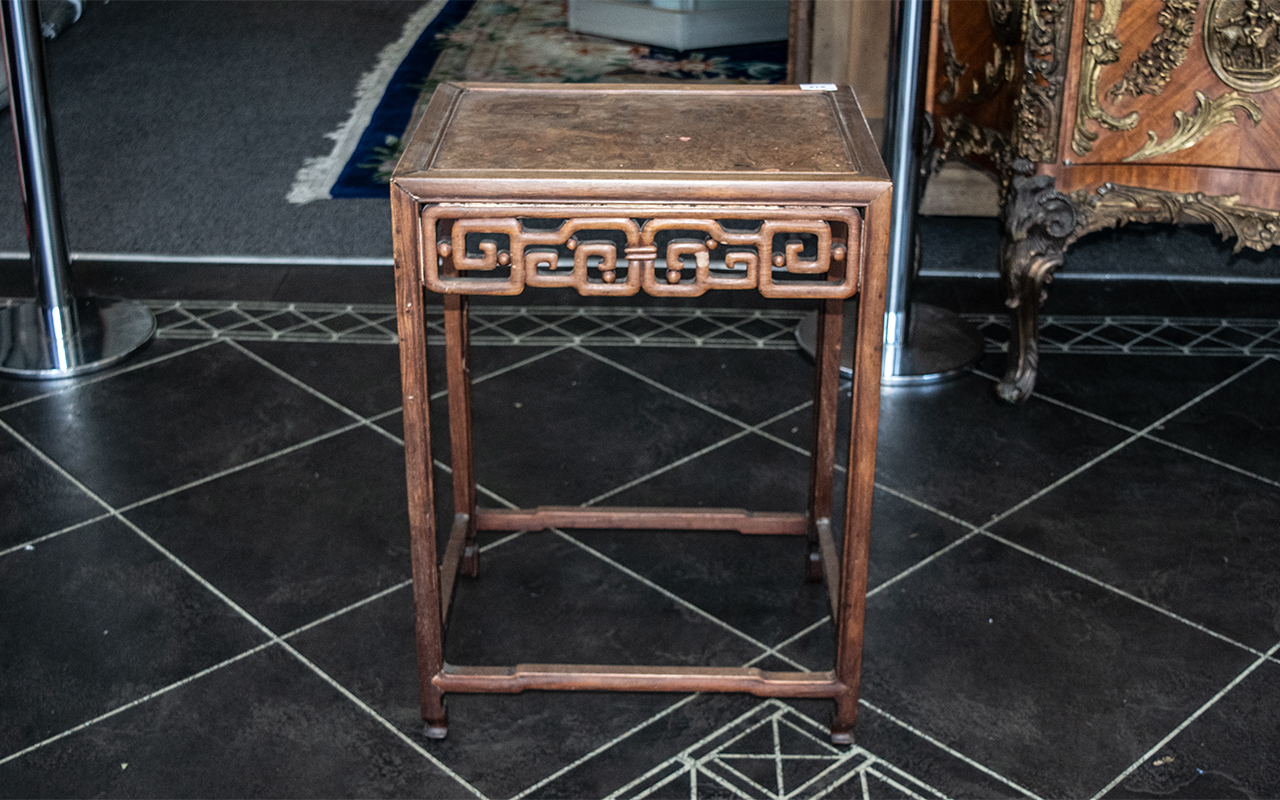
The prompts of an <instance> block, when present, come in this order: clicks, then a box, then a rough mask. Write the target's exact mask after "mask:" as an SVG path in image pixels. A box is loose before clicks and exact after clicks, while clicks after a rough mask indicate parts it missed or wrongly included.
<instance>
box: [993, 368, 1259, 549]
mask: <svg viewBox="0 0 1280 800" xmlns="http://www.w3.org/2000/svg"><path fill="white" fill-rule="evenodd" d="M1269 360H1270V359H1268V358H1267V357H1266V356H1263V357H1261V358H1259V359H1258V360H1256V361H1254V362H1253V363H1252V364H1250V365H1249V366H1247V367H1244V368H1243V369H1241V370H1240V371H1239V372H1237V373H1236V374H1234V375H1232V376H1230V377H1228V378H1225V379H1223V380H1222V381H1220V382H1219V383H1218V384H1216V385H1214V386H1212V387H1210V388H1208V389H1206V390H1204V391H1203V392H1201V393H1200V394H1198V395H1196V396H1195V397H1193V398H1192V399H1190V400H1188V401H1187V402H1185V403H1183V404H1182V405H1180V406H1178V407H1177V408H1175V409H1174V410H1172V411H1170V412H1169V413H1167V414H1165V415H1164V416H1163V417H1160V418H1159V419H1157V420H1156V421H1155V422H1152V423H1151V424H1149V425H1147V426H1146V427H1145V428H1142V429H1141V430H1139V431H1138V432H1137V433H1134V434H1133V435H1131V436H1129V438H1127V439H1125V440H1124V441H1122V442H1120V443H1119V444H1116V445H1113V446H1112V447H1110V448H1108V449H1107V450H1105V451H1103V452H1102V453H1100V454H1098V455H1096V456H1094V457H1093V458H1091V459H1089V460H1088V461H1086V462H1085V463H1083V464H1081V465H1080V466H1078V467H1076V468H1075V469H1073V470H1071V471H1070V472H1068V473H1067V474H1066V475H1063V476H1062V477H1060V478H1058V479H1057V480H1055V481H1053V482H1052V483H1050V484H1049V485H1048V486H1045V487H1044V488H1042V489H1040V490H1039V491H1037V492H1034V493H1033V494H1031V495H1030V496H1029V497H1027V498H1025V499H1023V500H1021V501H1019V502H1017V503H1015V504H1013V506H1011V507H1010V508H1008V509H1007V510H1005V511H1003V512H1001V513H999V514H996V515H995V516H993V517H992V518H991V519H989V520H987V522H985V523H984V524H983V525H982V528H983V529H985V528H988V527H990V526H991V525H995V524H996V523H998V522H1000V521H1001V520H1004V519H1007V518H1008V517H1009V516H1011V515H1012V514H1014V513H1016V512H1018V511H1020V510H1021V509H1023V508H1025V507H1027V506H1028V505H1030V504H1031V503H1034V502H1035V501H1036V500H1039V499H1040V498H1041V497H1044V496H1045V495H1046V494H1048V493H1049V492H1051V491H1053V490H1054V489H1056V488H1058V487H1059V486H1061V485H1062V484H1064V483H1066V482H1067V481H1069V480H1071V479H1072V478H1074V477H1076V476H1077V475H1079V474H1080V473H1082V472H1084V471H1085V470H1087V469H1089V468H1090V467H1092V466H1094V465H1096V464H1098V463H1099V462H1101V461H1103V460H1104V459H1107V458H1109V457H1111V456H1112V455H1114V454H1116V453H1118V452H1119V451H1120V450H1123V449H1124V448H1125V447H1127V446H1129V445H1130V444H1132V443H1133V442H1136V441H1137V440H1138V439H1141V438H1144V437H1145V436H1146V435H1147V434H1148V433H1150V432H1151V431H1153V430H1155V429H1156V428H1157V427H1158V426H1160V425H1163V424H1164V423H1166V422H1168V421H1169V420H1171V419H1173V418H1174V417H1176V416H1178V415H1179V414H1181V413H1182V412H1183V411H1186V410H1187V409H1189V408H1191V407H1192V406H1194V405H1195V404H1197V403H1199V402H1200V401H1202V400H1204V399H1205V398H1207V397H1209V396H1210V395H1212V394H1214V393H1215V392H1217V391H1219V390H1221V389H1223V388H1225V387H1227V386H1229V385H1230V384H1231V383H1233V382H1235V381H1236V380H1238V379H1240V378H1242V377H1244V376H1245V375H1247V374H1248V373H1250V372H1252V371H1253V370H1255V369H1257V368H1258V367H1259V366H1261V365H1262V364H1263V363H1265V362H1267V361H1269Z"/></svg>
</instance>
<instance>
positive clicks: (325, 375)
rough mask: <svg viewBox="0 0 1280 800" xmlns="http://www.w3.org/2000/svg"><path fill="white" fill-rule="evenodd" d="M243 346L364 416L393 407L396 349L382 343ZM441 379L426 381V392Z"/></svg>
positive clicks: (398, 397) (395, 402)
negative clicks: (431, 383)
mask: <svg viewBox="0 0 1280 800" xmlns="http://www.w3.org/2000/svg"><path fill="white" fill-rule="evenodd" d="M244 346H245V348H246V349H248V350H250V351H252V352H254V353H257V354H258V355H260V356H262V357H263V358H265V359H266V360H267V361H270V362H271V363H272V364H274V365H275V366H277V367H279V368H280V369H282V370H284V371H285V372H287V373H289V374H290V375H292V376H293V377H295V378H297V379H298V380H300V381H302V382H303V383H305V384H306V385H308V386H310V387H311V388H313V389H315V390H316V391H318V392H320V393H321V394H323V395H325V396H326V397H329V398H330V399H332V400H334V401H336V402H339V403H341V404H342V405H344V406H346V407H347V408H349V409H351V410H352V411H354V412H356V413H357V414H360V415H362V416H365V417H372V416H374V415H376V414H381V413H382V412H384V411H390V410H391V409H393V408H398V407H399V406H400V402H401V391H400V351H399V350H398V349H397V348H395V347H394V346H390V345H383V344H346V345H343V344H298V343H294V342H287V343H286V342H245V343H244ZM443 388H444V384H443V383H442V384H440V385H439V386H432V391H434V390H436V389H443Z"/></svg>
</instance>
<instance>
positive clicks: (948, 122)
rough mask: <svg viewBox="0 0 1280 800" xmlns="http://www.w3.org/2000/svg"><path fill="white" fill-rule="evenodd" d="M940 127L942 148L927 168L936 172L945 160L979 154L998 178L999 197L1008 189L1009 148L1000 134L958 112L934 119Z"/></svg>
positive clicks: (1011, 154) (1011, 153)
mask: <svg viewBox="0 0 1280 800" xmlns="http://www.w3.org/2000/svg"><path fill="white" fill-rule="evenodd" d="M938 125H939V127H940V128H941V130H942V147H941V148H939V149H938V150H937V151H936V153H935V158H936V161H935V162H934V164H933V166H932V169H931V171H932V172H936V171H937V170H938V168H940V167H941V166H942V164H943V163H945V162H946V161H947V160H948V159H950V158H953V157H956V156H958V157H960V158H966V157H969V156H982V157H984V158H986V159H988V160H989V161H990V162H991V164H992V166H993V167H994V168H995V171H996V174H997V175H998V176H999V179H1000V197H1001V204H1002V205H1003V198H1004V196H1005V194H1006V193H1007V192H1008V190H1009V178H1010V174H1011V173H1010V165H1011V163H1012V160H1013V149H1012V148H1011V147H1010V146H1009V140H1008V139H1007V138H1005V136H1004V134H1002V133H1000V132H999V131H996V130H992V129H991V128H984V127H983V126H981V125H978V124H977V123H975V122H973V121H972V120H969V119H967V118H965V117H964V116H962V115H959V114H957V115H955V116H951V117H942V118H941V119H939V120H938Z"/></svg>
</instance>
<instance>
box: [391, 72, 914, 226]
mask: <svg viewBox="0 0 1280 800" xmlns="http://www.w3.org/2000/svg"><path fill="white" fill-rule="evenodd" d="M393 181H394V183H395V184H396V185H398V186H401V187H402V188H404V189H406V190H407V191H409V192H410V193H412V194H413V195H414V196H416V197H418V198H420V199H423V200H440V201H477V200H499V199H501V200H528V199H535V198H536V199H552V200H563V201H595V202H600V201H605V202H630V201H646V202H669V201H687V202H707V201H711V202H724V201H733V202H798V203H806V202H808V203H812V202H821V203H823V204H824V205H825V204H830V203H833V202H854V203H857V202H859V201H862V202H865V201H868V200H870V199H872V198H874V197H876V196H878V195H879V194H881V193H882V192H883V191H884V189H885V188H886V186H887V185H888V182H889V178H888V174H887V172H886V171H885V168H884V165H883V164H882V162H881V161H880V157H879V154H878V152H877V150H876V147H875V143H874V140H873V139H872V137H871V134H870V131H869V130H868V129H867V125H866V122H865V120H864V119H863V117H862V114H861V111H860V109H859V108H858V104H857V100H856V99H855V98H854V96H853V92H852V91H851V90H850V89H849V88H848V87H838V88H816V89H813V88H802V87H799V86H732V85H729V86H725V85H712V86H686V85H682V84H616V85H609V84H591V85H577V84H475V83H446V84H442V85H441V86H440V87H439V88H438V89H437V90H436V93H435V95H434V96H433V97H432V99H431V102H430V104H429V106H428V108H427V111H426V113H425V114H424V116H423V118H422V121H421V123H420V124H419V126H418V127H417V129H416V130H415V132H414V133H413V134H412V135H411V137H410V140H409V142H408V144H407V145H406V148H405V153H404V156H403V157H402V158H401V160H400V163H399V165H398V166H397V168H396V171H395V174H394V178H393Z"/></svg>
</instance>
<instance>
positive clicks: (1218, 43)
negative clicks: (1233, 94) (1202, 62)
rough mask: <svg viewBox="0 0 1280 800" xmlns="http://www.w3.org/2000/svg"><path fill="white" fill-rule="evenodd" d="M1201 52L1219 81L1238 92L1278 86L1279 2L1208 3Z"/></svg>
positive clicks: (1230, 0) (1225, 0) (1238, 0)
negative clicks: (1203, 52)
mask: <svg viewBox="0 0 1280 800" xmlns="http://www.w3.org/2000/svg"><path fill="white" fill-rule="evenodd" d="M1204 19H1205V21H1204V51H1205V55H1206V56H1207V57H1208V59H1209V66H1211V67H1212V68H1213V71H1214V74H1216V75H1217V76H1218V77H1219V78H1221V79H1222V82H1223V83H1225V84H1227V85H1228V86H1230V87H1231V88H1232V89H1239V90H1240V91H1242V92H1265V91H1268V90H1270V89H1274V88H1276V87H1277V86H1280V0H1209V7H1208V9H1206V10H1205V14H1204Z"/></svg>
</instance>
